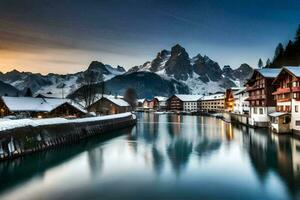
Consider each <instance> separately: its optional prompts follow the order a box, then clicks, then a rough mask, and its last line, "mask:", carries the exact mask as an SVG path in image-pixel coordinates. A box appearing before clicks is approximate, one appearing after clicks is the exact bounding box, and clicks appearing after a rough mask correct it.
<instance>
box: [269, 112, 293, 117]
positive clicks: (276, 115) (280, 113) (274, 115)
mask: <svg viewBox="0 0 300 200" xmlns="http://www.w3.org/2000/svg"><path fill="white" fill-rule="evenodd" d="M283 115H289V113H286V112H273V113H270V114H269V116H271V117H280V116H283Z"/></svg>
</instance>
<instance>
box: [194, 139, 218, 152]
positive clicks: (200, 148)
mask: <svg viewBox="0 0 300 200" xmlns="http://www.w3.org/2000/svg"><path fill="white" fill-rule="evenodd" d="M220 146H221V141H220V140H214V141H211V140H210V139H207V138H204V139H203V140H200V141H199V143H198V144H197V145H196V147H195V149H194V150H195V152H197V154H198V156H201V157H202V156H209V155H210V154H211V153H213V152H214V151H216V150H218V149H219V148H220Z"/></svg>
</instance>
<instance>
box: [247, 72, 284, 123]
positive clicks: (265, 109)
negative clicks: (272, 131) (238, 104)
mask: <svg viewBox="0 0 300 200" xmlns="http://www.w3.org/2000/svg"><path fill="white" fill-rule="evenodd" d="M279 72H280V69H270V68H264V69H256V70H254V72H253V74H252V76H251V78H250V79H249V80H248V81H247V83H246V86H247V89H246V90H247V92H248V94H249V97H248V98H247V99H246V101H248V102H249V106H250V112H249V115H250V118H249V124H250V125H252V126H256V127H268V126H269V121H270V118H269V116H268V115H269V114H270V113H272V112H274V111H275V107H276V101H275V100H274V98H273V96H272V93H273V92H274V91H275V87H274V86H273V85H272V82H273V81H274V79H275V77H277V75H278V74H279Z"/></svg>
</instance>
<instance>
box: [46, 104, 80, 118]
mask: <svg viewBox="0 0 300 200" xmlns="http://www.w3.org/2000/svg"><path fill="white" fill-rule="evenodd" d="M84 114H85V113H83V112H81V111H80V110H77V109H76V108H74V107H73V106H71V105H70V104H68V103H64V104H62V105H61V106H58V107H57V108H55V109H54V110H52V111H51V112H50V113H46V117H64V116H70V115H72V116H76V117H81V116H83V115H84Z"/></svg>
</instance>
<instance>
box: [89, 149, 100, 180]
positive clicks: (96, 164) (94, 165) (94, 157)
mask: <svg viewBox="0 0 300 200" xmlns="http://www.w3.org/2000/svg"><path fill="white" fill-rule="evenodd" d="M88 163H89V166H90V169H91V176H92V177H94V175H95V174H99V173H100V172H101V170H102V167H103V149H102V148H94V149H91V150H89V151H88Z"/></svg>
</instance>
